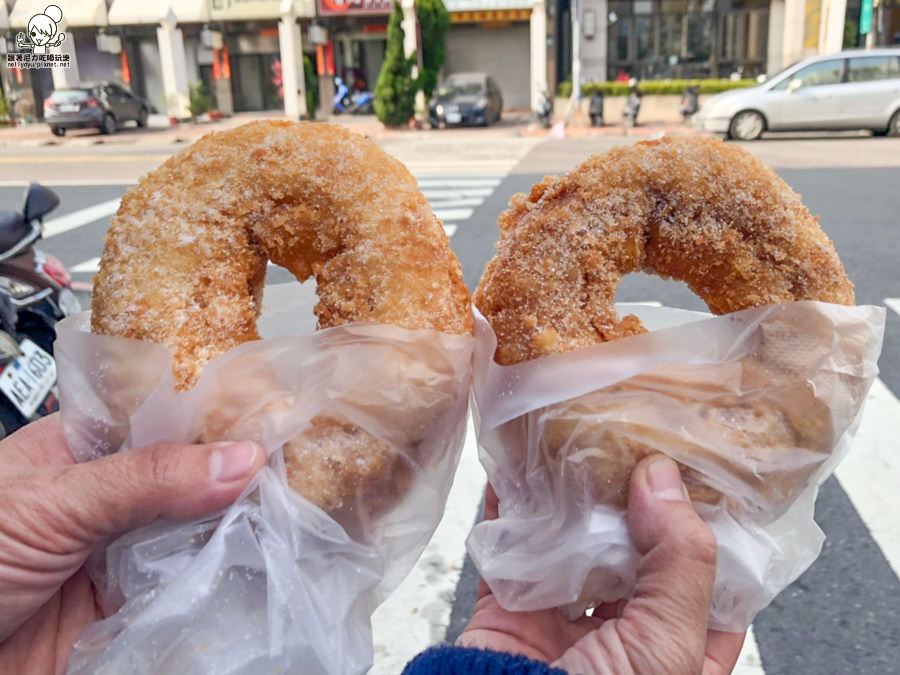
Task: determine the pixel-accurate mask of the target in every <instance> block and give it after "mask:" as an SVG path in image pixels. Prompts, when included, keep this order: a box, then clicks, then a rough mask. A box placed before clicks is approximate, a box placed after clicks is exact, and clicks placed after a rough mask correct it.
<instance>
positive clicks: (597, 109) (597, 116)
mask: <svg viewBox="0 0 900 675" xmlns="http://www.w3.org/2000/svg"><path fill="white" fill-rule="evenodd" d="M588 116H590V118H591V126H592V127H602V126H603V92H602V91H597V92H594V93H593V94H591V100H590V102H589V103H588Z"/></svg>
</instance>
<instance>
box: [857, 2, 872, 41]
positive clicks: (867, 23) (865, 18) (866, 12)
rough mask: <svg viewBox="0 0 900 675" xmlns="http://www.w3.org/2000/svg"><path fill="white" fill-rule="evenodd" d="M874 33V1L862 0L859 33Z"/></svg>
mask: <svg viewBox="0 0 900 675" xmlns="http://www.w3.org/2000/svg"><path fill="white" fill-rule="evenodd" d="M871 32H872V0H862V5H861V6H860V8H859V33H860V35H867V34H868V33H871Z"/></svg>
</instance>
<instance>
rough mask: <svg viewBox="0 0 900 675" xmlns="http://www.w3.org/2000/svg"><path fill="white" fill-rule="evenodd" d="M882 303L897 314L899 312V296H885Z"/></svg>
mask: <svg viewBox="0 0 900 675" xmlns="http://www.w3.org/2000/svg"><path fill="white" fill-rule="evenodd" d="M884 304H885V305H887V306H888V307H889V308H890V309H892V310H894V311H895V312H897V314H900V298H885V299H884Z"/></svg>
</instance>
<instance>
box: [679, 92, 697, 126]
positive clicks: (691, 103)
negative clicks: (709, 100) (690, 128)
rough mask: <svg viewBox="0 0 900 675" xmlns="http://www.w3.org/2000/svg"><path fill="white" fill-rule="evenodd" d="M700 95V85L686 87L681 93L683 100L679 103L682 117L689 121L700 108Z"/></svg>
mask: <svg viewBox="0 0 900 675" xmlns="http://www.w3.org/2000/svg"><path fill="white" fill-rule="evenodd" d="M699 97H700V87H697V86H690V87H685V88H684V91H683V92H682V94H681V102H680V103H679V104H678V112H680V113H681V119H683V120H684V121H685V122H687V121H688V120H689V119H690V118H691V117H693V116H694V114H695V113H696V112H697V111H698V110H699V109H700V105H699V103H698V98H699Z"/></svg>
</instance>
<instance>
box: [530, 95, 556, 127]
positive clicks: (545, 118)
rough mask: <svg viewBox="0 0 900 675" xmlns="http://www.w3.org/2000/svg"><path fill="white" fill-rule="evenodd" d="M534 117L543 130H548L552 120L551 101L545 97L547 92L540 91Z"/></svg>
mask: <svg viewBox="0 0 900 675" xmlns="http://www.w3.org/2000/svg"><path fill="white" fill-rule="evenodd" d="M534 114H535V117H537V120H538V122H540V124H541V126H542V127H543V128H544V129H549V128H550V124H551V122H552V119H553V101H551V100H550V97H549V96H547V92H545V91H542V92H541V97H540V99H539V100H538V105H537V110H535V111H534Z"/></svg>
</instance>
